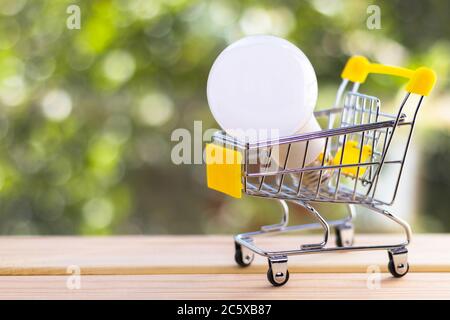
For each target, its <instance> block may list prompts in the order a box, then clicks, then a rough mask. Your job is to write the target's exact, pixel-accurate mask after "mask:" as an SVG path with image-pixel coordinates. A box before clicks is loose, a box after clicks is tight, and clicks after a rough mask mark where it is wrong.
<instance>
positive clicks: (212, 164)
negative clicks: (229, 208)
mask: <svg viewBox="0 0 450 320" xmlns="http://www.w3.org/2000/svg"><path fill="white" fill-rule="evenodd" d="M205 152H206V180H207V184H208V188H210V189H213V190H216V191H220V192H223V193H225V194H227V195H229V196H232V197H235V198H241V197H242V192H241V190H242V181H241V177H242V155H241V153H240V152H239V151H236V150H233V149H228V148H224V147H222V146H219V145H217V144H212V143H210V144H207V145H206V149H205Z"/></svg>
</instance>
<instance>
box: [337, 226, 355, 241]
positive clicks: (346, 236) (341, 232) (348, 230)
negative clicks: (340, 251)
mask: <svg viewBox="0 0 450 320" xmlns="http://www.w3.org/2000/svg"><path fill="white" fill-rule="evenodd" d="M335 231H336V246H337V247H351V246H352V245H353V243H354V239H355V237H354V232H353V224H352V223H349V222H347V223H345V224H341V225H338V226H336V227H335Z"/></svg>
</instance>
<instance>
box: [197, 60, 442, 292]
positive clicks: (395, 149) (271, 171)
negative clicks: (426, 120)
mask: <svg viewBox="0 0 450 320" xmlns="http://www.w3.org/2000/svg"><path fill="white" fill-rule="evenodd" d="M370 73H377V74H385V75H392V76H398V77H402V78H406V79H408V83H407V85H406V95H405V97H404V98H403V100H402V102H401V104H400V107H399V109H398V111H397V112H395V113H394V114H389V113H385V112H382V111H381V110H380V100H379V99H378V98H376V97H374V96H369V95H365V94H361V93H359V92H358V89H359V86H360V84H361V83H364V82H365V80H366V78H367V76H368V74H370ZM341 77H342V79H343V81H342V83H341V85H340V87H339V89H338V91H337V94H336V101H335V105H334V106H333V107H332V108H330V109H327V110H321V111H317V112H315V116H316V118H317V119H318V120H319V121H320V123H321V124H322V127H325V128H327V129H325V130H322V131H318V132H311V133H306V134H299V135H294V136H289V137H283V138H279V139H272V140H266V141H258V142H255V143H244V142H239V141H237V140H236V139H234V138H232V137H231V136H229V135H227V134H225V133H224V132H217V133H216V134H215V135H214V136H213V139H212V142H211V143H210V144H208V145H207V146H206V150H205V152H206V162H207V180H208V187H209V188H211V189H215V190H218V191H221V192H223V193H226V194H228V195H231V196H234V197H237V198H240V197H241V193H242V190H243V191H244V193H245V194H247V195H250V196H255V197H262V198H271V199H277V201H279V202H280V204H281V206H282V209H283V216H282V220H281V222H280V223H278V224H274V225H269V226H263V227H262V228H261V229H260V230H258V231H255V232H249V233H243V234H238V235H236V236H235V238H234V240H235V247H236V249H235V260H236V262H237V263H238V264H239V265H240V266H248V265H250V264H251V262H252V261H253V258H254V253H257V254H259V255H262V256H264V257H267V258H268V262H269V269H268V272H267V277H268V280H269V281H270V283H272V285H274V286H281V285H283V284H285V283H286V282H287V281H288V279H289V271H288V267H287V261H288V256H291V255H301V254H308V253H322V252H323V253H326V252H336V251H350V250H358V251H361V250H387V251H388V255H389V264H388V269H389V271H390V273H391V274H392V275H393V276H394V277H402V276H404V275H405V274H406V273H407V272H408V270H409V264H408V259H407V255H408V250H407V249H406V246H407V245H408V244H409V243H410V240H411V229H410V226H409V225H408V223H407V222H405V221H403V220H402V219H400V218H399V217H397V216H395V215H394V214H392V213H390V212H388V211H386V210H385V209H384V207H386V206H390V205H392V204H393V202H394V200H395V197H396V194H397V191H398V187H399V182H400V177H401V174H402V171H403V166H404V163H405V158H406V154H407V151H408V147H409V144H410V142H411V135H412V131H413V128H414V124H415V122H416V117H417V112H418V110H419V107H420V105H421V104H422V102H423V99H424V96H427V95H428V94H429V93H430V91H431V89H432V87H433V86H434V83H435V81H436V76H435V73H434V72H433V71H432V70H430V69H428V68H424V67H421V68H418V69H416V70H414V71H413V70H408V69H405V68H399V67H393V66H384V65H380V64H373V63H370V62H369V61H368V60H367V59H366V58H364V57H361V56H354V57H352V58H350V59H349V60H348V62H347V64H346V66H345V68H344V70H343V72H342V75H341ZM349 82H351V83H353V85H352V86H351V88H350V90H348V91H347V90H346V88H347V86H348V84H349ZM318 139H321V140H322V143H323V146H324V147H323V151H322V152H321V154H320V156H319V157H318V158H317V159H316V161H314V162H313V163H309V164H306V165H305V162H306V158H307V154H308V150H309V147H310V145H311V144H313V143H315V142H316V141H314V140H318ZM300 147H301V148H303V149H304V150H305V152H304V158H303V160H302V159H291V157H290V152H291V150H294V148H300ZM283 152H284V153H283ZM275 153H277V156H278V157H279V158H278V161H274V157H275V156H274V154H275ZM280 153H283V154H281V155H280ZM280 159H282V161H280ZM294 160H295V161H294ZM292 161H294V163H291V162H292ZM287 202H291V203H294V204H297V205H300V206H301V207H303V208H305V209H306V210H307V212H309V213H310V214H311V215H312V216H313V217H314V218H315V219H316V220H317V223H313V224H305V225H296V226H288V220H289V219H288V215H289V211H288V206H287ZM316 202H328V203H340V204H345V206H346V207H347V210H348V215H347V216H346V217H345V218H343V219H341V220H336V221H326V220H325V219H324V218H323V217H322V215H321V214H320V213H319V212H318V211H317V210H316V209H314V207H313V206H312V203H316ZM355 205H358V206H362V207H365V208H367V209H369V210H370V211H372V212H375V213H378V214H380V215H382V216H384V217H386V218H388V219H390V220H392V221H394V222H395V223H397V224H398V225H400V226H401V227H402V228H403V230H404V233H405V236H406V239H405V241H404V242H403V243H399V244H386V245H371V246H369V245H367V246H354V240H353V238H354V232H353V224H352V217H353V216H354V210H355V209H354V207H355ZM331 227H333V228H334V230H335V232H336V246H333V247H331V246H329V245H327V243H328V239H329V236H330V228H331ZM314 228H319V229H322V230H323V240H322V241H321V242H318V243H307V244H303V245H301V246H300V247H299V248H298V249H295V250H284V251H267V250H265V249H263V248H261V247H258V246H257V245H255V243H254V237H255V236H258V235H263V234H269V233H270V234H272V233H284V232H289V231H296V230H305V229H314Z"/></svg>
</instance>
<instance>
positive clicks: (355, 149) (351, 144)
mask: <svg viewBox="0 0 450 320" xmlns="http://www.w3.org/2000/svg"><path fill="white" fill-rule="evenodd" d="M359 154H360V147H359V146H358V142H356V141H347V142H346V143H345V148H344V155H343V157H342V147H341V148H339V149H338V152H337V153H336V156H335V157H334V158H333V161H332V162H333V165H340V163H341V157H342V164H355V166H351V167H346V168H342V171H341V172H342V173H343V174H345V175H348V176H351V177H356V176H357V175H358V176H362V175H363V174H364V172H366V169H367V166H361V167H360V169H359V173H358V166H357V165H356V164H358V163H364V162H367V160H368V159H369V158H370V157H371V156H372V147H371V146H370V145H367V144H366V145H364V146H363V147H362V152H361V160H360V159H359Z"/></svg>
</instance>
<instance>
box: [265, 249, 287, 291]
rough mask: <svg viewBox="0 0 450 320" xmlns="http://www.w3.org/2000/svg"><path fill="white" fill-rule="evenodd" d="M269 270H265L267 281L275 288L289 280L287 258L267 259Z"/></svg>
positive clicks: (274, 257)
mask: <svg viewBox="0 0 450 320" xmlns="http://www.w3.org/2000/svg"><path fill="white" fill-rule="evenodd" d="M268 262H269V270H267V279H268V280H269V282H270V283H271V284H272V285H273V286H275V287H280V286H282V285H284V284H285V283H286V282H288V280H289V270H288V268H287V262H288V258H287V256H273V257H269V259H268Z"/></svg>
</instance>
